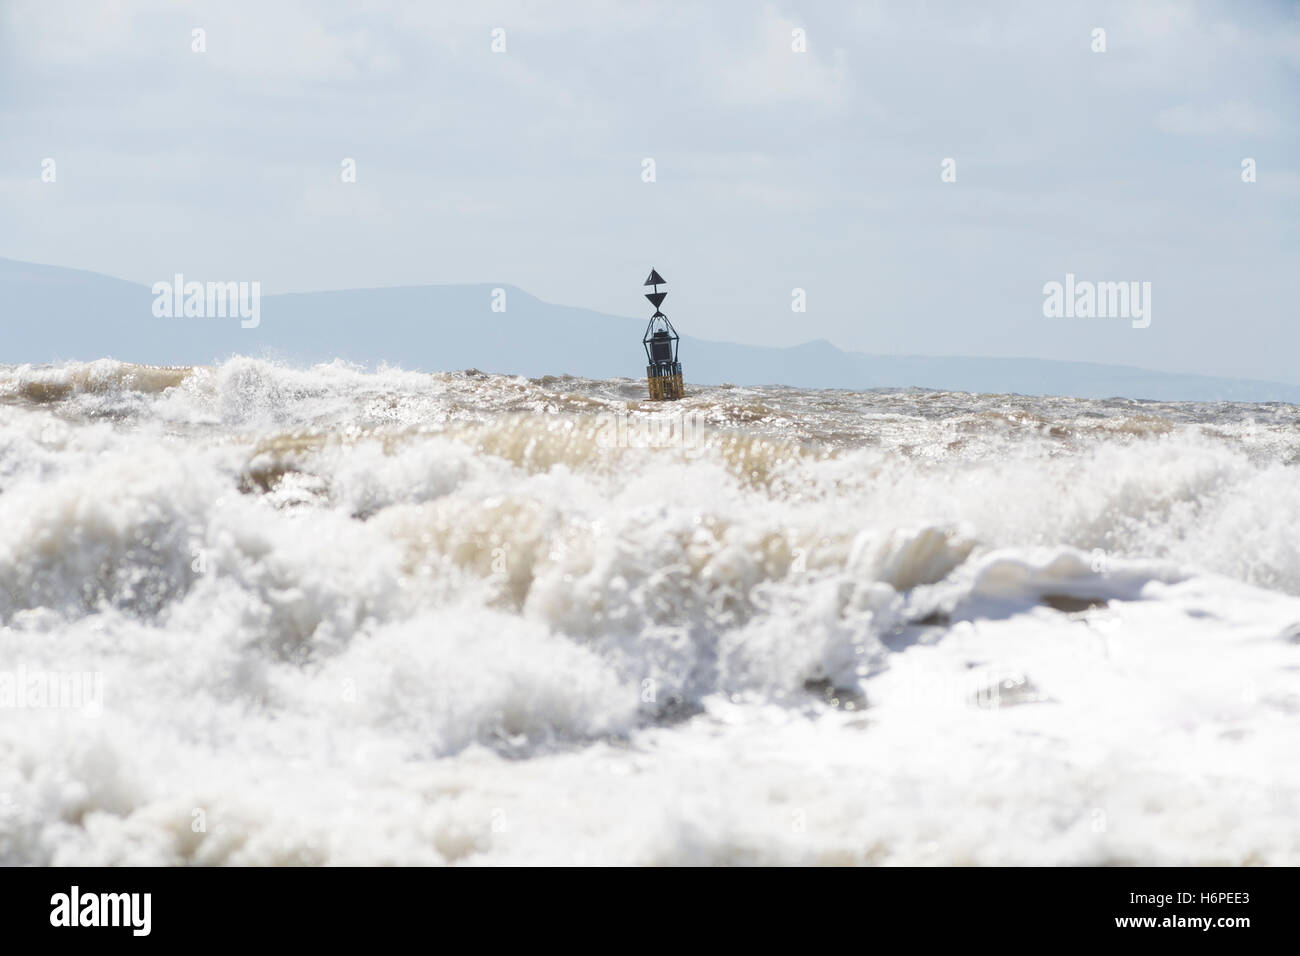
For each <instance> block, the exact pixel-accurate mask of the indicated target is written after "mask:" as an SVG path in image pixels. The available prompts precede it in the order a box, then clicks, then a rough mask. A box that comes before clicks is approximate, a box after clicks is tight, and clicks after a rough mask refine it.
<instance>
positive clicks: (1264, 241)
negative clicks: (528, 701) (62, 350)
mask: <svg viewBox="0 0 1300 956" xmlns="http://www.w3.org/2000/svg"><path fill="white" fill-rule="evenodd" d="M977 8H978V9H977ZM1098 27H1100V28H1102V29H1104V30H1105V43H1106V50H1105V52H1103V53H1097V52H1093V50H1092V46H1093V44H1094V39H1093V31H1094V29H1095V28H1098ZM195 28H202V29H203V30H204V31H206V52H202V53H196V52H194V51H193V50H192V45H193V43H194V40H193V34H192V31H193V30H194V29H195ZM494 28H500V29H502V30H504V39H505V52H501V53H494V52H493V50H492V43H493V34H492V31H493V30H494ZM796 29H802V30H804V31H806V33H805V35H806V44H807V50H806V52H796V51H795V50H794V49H792V46H793V45H795V35H794V31H795V30H796ZM1298 121H1300V7H1298V6H1297V5H1296V4H1280V3H1267V2H1244V0H1241V2H1236V3H1221V4H1220V3H1204V4H1195V3H1182V2H1178V3H1175V2H1170V3H1162V2H1150V3H1148V2H1131V0H1123V2H1116V3H1074V4H1071V3H1055V2H1051V3H1049V2H1041V0H1040V2H1024V3H1019V2H992V0H990V2H987V3H982V4H975V3H960V2H953V3H913V2H903V0H897V2H890V3H843V4H839V3H829V2H816V3H812V2H810V3H804V4H795V3H722V2H714V3H698V4H686V3H676V4H659V3H651V2H627V3H621V2H581V0H568V2H563V3H560V2H556V3H546V2H529V3H491V2H472V3H471V2H460V3H415V2H409V3H388V2H376V0H367V2H364V3H355V2H353V3H342V2H339V3H333V2H279V0H277V2H270V0H261V2H237V0H236V2H232V0H222V2H212V3H188V4H187V3H182V2H172V0H139V2H133V0H121V2H117V3H109V2H101V3H96V2H89V0H83V2H54V0H31V2H28V0H0V256H5V257H9V258H15V259H28V260H34V261H38V262H46V263H51V264H55V265H64V266H73V267H78V268H85V269H93V270H95V271H99V272H104V273H108V274H110V275H116V276H120V277H122V278H127V279H132V280H136V281H139V282H142V283H148V284H152V283H153V282H154V281H157V280H159V279H164V278H169V277H170V276H171V275H172V274H173V273H175V272H183V273H185V274H186V276H187V278H194V279H202V280H223V281H225V280H260V281H261V282H262V284H263V291H264V292H267V293H270V292H282V291H302V290H316V289H332V288H347V287H358V286H376V285H411V284H425V283H459V282H492V283H511V284H514V285H518V286H520V287H522V288H524V289H526V290H528V291H530V292H532V293H534V294H535V295H538V296H540V297H541V298H543V299H546V300H548V301H554V302H561V303H566V304H571V305H579V306H585V307H589V308H593V309H599V310H601V311H605V312H612V313H617V314H622V315H634V316H641V315H646V314H648V310H647V307H646V304H645V302H644V301H643V300H642V299H641V298H640V293H641V289H640V283H641V281H642V279H643V278H644V276H645V274H646V272H647V271H648V270H649V268H650V266H651V265H654V266H655V267H656V268H657V269H658V270H659V271H660V272H662V273H663V274H664V275H665V276H666V277H667V278H668V280H669V287H668V288H669V292H670V295H669V298H668V302H667V303H666V305H665V309H666V311H667V312H668V313H669V314H670V315H671V316H672V318H673V320H674V322H675V323H676V324H677V327H678V328H679V329H680V330H681V331H682V332H684V333H687V334H691V335H695V336H699V337H703V338H714V339H725V340H733V341H742V342H749V343H771V344H777V345H787V344H794V343H797V342H802V341H806V340H809V339H815V338H826V339H829V340H831V341H832V342H834V343H835V344H837V345H839V346H841V347H843V348H849V349H858V350H862V351H869V352H881V353H916V354H935V355H1007V356H1037V357H1045V358H1069V359H1081V360H1090V361H1100V362H1109V363H1116V364H1129V365H1141V366H1146V367H1149V368H1157V369H1167V370H1173V371H1192V372H1203V373H1208V374H1224V375H1236V376H1244V377H1255V378H1272V379H1278V380H1282V381H1289V382H1293V383H1296V382H1300V306H1298V305H1297V303H1298V302H1300V298H1298V297H1297V292H1296V286H1297V283H1300V134H1298V131H1297V123H1298ZM949 157H951V158H953V159H954V160H955V161H956V176H957V178H956V182H948V183H946V182H942V181H941V177H940V173H941V163H942V162H943V160H944V159H945V158H949ZM1248 157H1249V158H1252V159H1254V160H1255V163H1256V176H1257V181H1256V182H1254V183H1244V182H1242V160H1243V159H1245V158H1248ZM47 158H52V159H54V161H55V167H54V168H55V170H56V179H55V181H54V182H53V183H49V182H42V179H41V173H42V162H43V160H45V159H47ZM345 158H353V159H355V162H356V173H357V175H356V182H355V183H345V182H343V181H342V177H341V172H342V163H343V161H344V159H345ZM647 158H652V159H653V160H654V161H655V174H656V181H655V182H653V183H649V182H645V181H643V161H644V160H645V159H647ZM1067 272H1070V273H1074V274H1075V275H1076V276H1077V277H1078V278H1079V279H1081V280H1094V281H1121V280H1136V281H1147V282H1150V283H1151V284H1152V301H1151V318H1152V321H1151V325H1150V327H1149V328H1145V329H1134V328H1132V327H1131V325H1130V323H1129V322H1127V321H1124V320H1115V319H1078V318H1074V319H1048V318H1045V317H1044V316H1043V298H1044V297H1043V291H1042V289H1043V285H1044V283H1046V282H1050V281H1053V280H1056V281H1062V280H1063V279H1064V277H1065V274H1066V273H1067ZM795 288H802V289H804V290H806V296H807V311H806V312H805V313H794V312H792V311H791V301H792V298H791V296H792V292H791V290H792V289H795ZM0 312H2V310H0Z"/></svg>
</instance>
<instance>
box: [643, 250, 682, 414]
mask: <svg viewBox="0 0 1300 956" xmlns="http://www.w3.org/2000/svg"><path fill="white" fill-rule="evenodd" d="M645 284H646V285H649V286H654V291H653V292H647V293H646V294H645V297H646V298H647V299H649V300H650V304H651V305H653V306H654V307H655V314H654V315H652V316H650V323H649V324H648V325H647V326H646V327H645V338H643V339H642V340H641V344H642V345H644V346H645V357H646V360H647V361H648V362H649V363H650V364H649V365H647V366H646V369H645V380H646V384H647V385H649V386H650V398H651V400H652V401H656V402H664V401H671V400H673V399H677V398H681V397H682V396H683V395H685V394H686V389H685V388H684V386H683V385H682V363H681V362H679V361H677V340H678V336H677V330H676V329H674V328H673V324H672V323H671V322H669V321H668V316H666V315H664V314H663V312H661V311H660V309H659V307H660V306H661V305H663V302H664V299H666V298H667V297H668V293H667V292H660V291H659V287H660V286H661V285H667V284H668V283H667V282H666V281H664V277H663V276H661V275H660V274H659V273H658V272H655V270H654V269H651V270H650V278H648V279H646V280H645Z"/></svg>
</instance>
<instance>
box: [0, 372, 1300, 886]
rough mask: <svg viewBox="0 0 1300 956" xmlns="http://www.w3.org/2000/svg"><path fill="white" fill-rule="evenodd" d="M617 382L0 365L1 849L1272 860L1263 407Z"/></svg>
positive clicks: (1282, 443) (94, 857)
mask: <svg viewBox="0 0 1300 956" xmlns="http://www.w3.org/2000/svg"><path fill="white" fill-rule="evenodd" d="M641 391H642V385H641V383H638V382H632V381H626V380H623V381H611V382H600V381H585V380H580V379H568V378H548V379H544V380H526V379H522V378H513V377H503V376H491V375H484V374H482V373H478V372H472V371H471V372H448V373H442V374H437V375H422V374H416V373H412V372H407V371H403V370H401V369H380V370H378V371H367V370H364V369H360V368H356V367H353V366H348V365H346V364H344V363H332V364H329V365H322V366H317V367H314V368H289V367H284V366H281V365H277V364H274V363H271V362H267V361H263V360H257V359H250V358H242V357H241V358H234V359H231V360H229V361H227V362H224V363H222V364H220V365H218V366H214V367H210V368H195V369H148V368H144V367H140V366H130V365H126V364H124V363H121V362H111V361H102V362H95V363H74V364H68V365H61V366H53V367H46V368H34V367H30V366H23V367H19V368H9V369H0V661H10V662H13V666H14V667H17V666H18V664H19V663H21V664H22V665H23V666H24V667H30V668H33V669H35V668H42V669H44V671H48V672H51V673H54V672H65V671H70V670H77V671H85V672H93V673H96V674H99V675H101V676H102V678H103V685H104V700H103V710H102V714H101V715H100V716H98V717H95V718H89V717H87V716H86V715H85V714H82V713H80V712H76V713H73V712H67V711H65V710H60V709H59V708H57V707H45V706H40V707H37V706H24V707H23V708H21V709H15V710H12V711H10V710H6V709H0V796H4V797H5V799H7V800H8V803H3V802H0V862H4V863H52V862H53V863H67V862H74V861H75V862H102V863H127V862H130V863H327V862H331V863H337V862H399V863H438V862H458V861H483V860H489V861H496V862H653V863H678V862H787V863H788V862H828V863H843V862H849V863H872V862H907V863H915V862H934V861H943V862H977V863H980V862H1021V863H1024V862H1053V863H1060V862H1087V863H1125V862H1178V861H1190V862H1200V863H1214V862H1237V863H1239V862H1291V863H1294V862H1296V861H1297V860H1300V832H1298V831H1297V828H1296V827H1295V825H1294V820H1295V819H1297V814H1296V810H1297V806H1298V801H1300V779H1298V778H1297V775H1296V773H1294V772H1292V771H1289V770H1286V764H1285V761H1279V760H1278V759H1277V758H1278V755H1279V754H1282V753H1285V752H1286V748H1287V746H1288V743H1287V739H1286V727H1287V726H1289V722H1290V721H1293V720H1294V718H1295V716H1296V715H1297V714H1300V686H1297V678H1296V676H1295V675H1296V674H1297V673H1300V671H1298V670H1297V669H1296V665H1297V664H1298V663H1300V662H1297V661H1296V659H1295V656H1296V654H1297V653H1300V644H1298V643H1297V642H1296V641H1295V640H1294V638H1293V635H1294V633H1295V632H1296V629H1295V625H1296V624H1297V622H1300V599H1297V598H1296V597H1295V595H1297V594H1300V551H1298V550H1297V549H1298V548H1300V545H1297V544H1296V542H1295V540H1294V535H1293V534H1292V532H1291V529H1292V528H1293V527H1294V526H1295V525H1296V524H1297V523H1300V484H1298V483H1297V482H1295V480H1294V477H1295V468H1296V465H1297V462H1300V430H1298V429H1297V427H1296V426H1297V425H1300V421H1298V420H1297V417H1296V414H1295V410H1294V409H1290V408H1289V407H1288V406H1266V407H1265V406H1229V405H1221V406H1208V405H1207V406H1196V405H1175V404H1157V403H1128V402H1088V401H1073V400H1065V399H1029V398H1020V397H1008V396H961V395H953V394H950V393H927V392H906V393H900V392H886V393H868V394H850V393H841V392H830V391H828V392H805V391H798V390H790V389H779V388H769V389H736V388H700V387H696V388H692V389H691V390H690V394H689V395H688V396H687V398H686V399H684V400H683V401H681V402H676V403H671V405H669V404H665V403H649V402H645V401H643V400H642V394H641ZM3 666H4V665H0V667H3ZM3 677H4V675H3V673H0V703H3V700H4V698H3V688H4V685H3ZM15 715H17V716H15ZM1193 753H1195V754H1198V755H1199V757H1198V758H1197V759H1196V760H1192V759H1190V757H1189V756H1188V755H1189V754H1193ZM1183 758H1187V759H1183ZM1188 766H1201V767H1212V768H1214V771H1213V772H1214V774H1215V775H1216V783H1215V786H1214V787H1212V788H1199V789H1197V788H1192V787H1190V786H1189V784H1188V780H1187V773H1186V770H1185V768H1186V767H1188ZM576 780H581V781H583V784H582V786H581V787H577V786H575V783H574V781H576ZM723 794H726V795H728V796H726V797H725V798H724V797H723V796H722V795H723ZM1243 800H1245V801H1253V802H1252V803H1251V804H1250V805H1251V806H1254V807H1256V808H1257V813H1258V815H1259V817H1260V818H1261V819H1262V820H1264V821H1265V822H1266V823H1267V824H1268V825H1265V824H1261V825H1260V826H1259V827H1243V826H1241V825H1240V823H1239V822H1238V824H1236V825H1233V826H1230V825H1229V823H1228V822H1227V821H1228V820H1229V819H1230V818H1231V819H1237V820H1238V821H1239V815H1238V814H1237V808H1238V807H1239V806H1240V805H1241V803H1240V801H1243ZM864 801H865V802H864ZM1044 801H1046V802H1047V803H1050V804H1051V805H1052V806H1054V807H1056V810H1055V811H1054V812H1052V813H1046V812H1044V811H1043V810H1042V807H1043V806H1044V805H1045V804H1044ZM866 806H869V807H870V808H871V812H870V813H867V812H865V810H864V807H866ZM1176 806H1177V807H1182V808H1183V810H1182V811H1179V813H1181V814H1182V815H1179V814H1178V813H1175V812H1174V809H1173V808H1175V807H1176ZM1189 807H1190V809H1188V808H1189ZM196 808H198V809H201V810H202V811H203V812H204V814H205V815H206V819H207V820H208V821H209V822H210V824H211V825H210V826H209V828H208V829H207V830H195V829H194V828H193V827H192V826H191V823H192V821H193V819H194V818H193V813H194V811H195V809H196ZM1099 813H1100V816H1098V814H1099ZM800 814H802V816H800ZM795 819H802V820H803V821H804V823H805V824H807V825H806V826H804V827H803V828H802V829H796V828H792V820H795ZM1099 821H1100V822H1099ZM1196 821H1200V822H1199V823H1197V822H1196Z"/></svg>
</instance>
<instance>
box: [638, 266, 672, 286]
mask: <svg viewBox="0 0 1300 956" xmlns="http://www.w3.org/2000/svg"><path fill="white" fill-rule="evenodd" d="M641 284H642V285H667V284H668V280H667V279H665V278H664V277H663V276H661V275H660V274H659V273H657V272H655V271H654V269H651V270H650V278H648V279H646V280H645V282H643V283H641Z"/></svg>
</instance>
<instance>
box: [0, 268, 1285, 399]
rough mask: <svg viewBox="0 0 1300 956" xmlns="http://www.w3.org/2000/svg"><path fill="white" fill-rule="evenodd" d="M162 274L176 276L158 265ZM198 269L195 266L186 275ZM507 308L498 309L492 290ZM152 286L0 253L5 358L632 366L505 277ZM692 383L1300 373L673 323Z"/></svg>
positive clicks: (630, 329) (1124, 381)
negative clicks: (254, 308) (212, 300)
mask: <svg viewBox="0 0 1300 956" xmlns="http://www.w3.org/2000/svg"><path fill="white" fill-rule="evenodd" d="M168 278H170V277H168ZM193 278H198V277H193ZM494 289H505V291H506V309H505V311H503V312H494V311H492V308H491V306H492V301H493V290H494ZM153 302H154V295H153V291H152V290H151V289H150V287H148V286H144V285H140V284H138V283H134V282H127V281H125V280H122V279H114V278H111V277H109V276H104V275H100V274H98V273H95V272H88V271H84V270H78V269H65V268H61V267H58V266H47V265H37V264H35V263H28V262H20V261H17V260H13V259H0V329H3V335H2V336H0V364H6V365H13V364H21V363H38V364H40V363H48V362H56V361H63V360H90V359H96V358H106V357H111V358H117V359H121V360H123V361H129V362H139V363H144V364H150V365H202V364H210V363H212V362H215V361H220V360H222V359H225V358H228V357H229V356H231V355H236V354H240V355H252V356H259V357H267V358H274V359H279V360H283V361H287V362H295V363H304V362H307V363H314V362H324V361H331V360H333V359H335V358H341V359H344V360H346V361H349V362H355V363H358V364H362V365H368V366H374V365H378V364H380V363H387V364H389V365H396V366H401V367H403V368H407V369H412V370H417V371H448V370H454V369H464V368H478V369H482V370H483V371H486V372H501V373H506V374H515V375H527V376H530V377H537V376H541V375H548V374H549V375H559V374H564V373H568V374H571V375H578V376H582V377H584V378H616V377H626V378H640V377H641V376H642V375H643V374H644V370H645V360H644V353H643V352H642V349H641V334H642V331H643V329H644V325H645V320H644V319H635V318H627V317H624V316H612V315H606V314H603V313H600V312H594V311H591V310H589V309H581V308H573V307H569V306H563V305H554V304H551V303H548V302H543V301H541V300H540V299H537V298H536V297H534V296H532V295H529V294H528V293H527V292H524V291H523V290H522V289H518V288H516V287H514V286H509V285H501V284H497V285H493V284H474V285H443V286H402V287H391V288H379V289H348V290H342V291H335V292H309V293H287V294H281V295H265V296H262V298H261V309H260V324H259V325H258V326H257V328H241V327H240V320H239V318H157V317H155V316H154V314H153V308H152V307H153ZM681 357H682V363H683V365H684V369H685V373H686V381H687V383H688V385H689V384H690V383H691V382H695V383H699V384H721V383H723V382H731V383H733V384H736V385H791V386H796V387H801V388H851V389H870V388H891V387H892V388H897V387H909V386H915V387H921V388H936V389H943V390H948V391H961V392H985V393H1011V392H1015V393H1020V394H1024V395H1071V396H1077V397H1080V398H1110V397H1125V398H1135V399H1156V400H1162V401H1242V402H1289V403H1292V404H1300V386H1296V385H1288V384H1284V383H1280V382H1260V381H1251V380H1243V379H1227V378H1215V377H1211V376H1202V375H1185V374H1177V373H1170V372H1156V371H1150V370H1146V369H1139V368H1132V367H1129V366H1118V365H1100V364H1096V363H1088V362H1064V361H1055V360H1048V359H1028V358H978V357H973V358H959V357H931V356H914V355H905V356H886V355H868V354H864V353H861V352H846V351H843V350H842V349H839V348H836V347H835V346H834V345H832V344H831V343H830V342H827V341H826V340H824V339H821V340H817V341H813V342H806V343H804V344H802V345H797V346H793V347H789V348H772V347H765V346H757V345H741V344H736V343H729V342H713V341H709V340H705V339H695V338H691V337H690V336H682V342H681Z"/></svg>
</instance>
